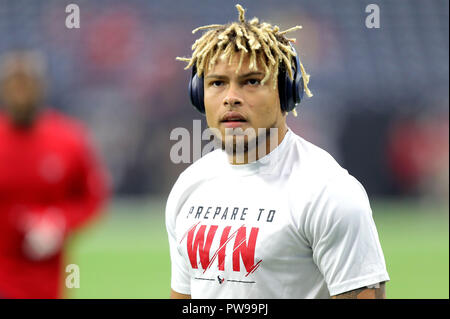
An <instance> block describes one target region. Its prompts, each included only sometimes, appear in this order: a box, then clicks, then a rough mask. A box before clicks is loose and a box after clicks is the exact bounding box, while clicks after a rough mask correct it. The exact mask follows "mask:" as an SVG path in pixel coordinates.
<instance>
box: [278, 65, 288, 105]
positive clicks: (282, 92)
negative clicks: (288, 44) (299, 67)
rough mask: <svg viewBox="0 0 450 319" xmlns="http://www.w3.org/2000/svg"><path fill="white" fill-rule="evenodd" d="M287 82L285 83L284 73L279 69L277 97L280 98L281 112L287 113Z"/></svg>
mask: <svg viewBox="0 0 450 319" xmlns="http://www.w3.org/2000/svg"><path fill="white" fill-rule="evenodd" d="M286 86H287V81H286V71H285V70H284V69H280V70H279V71H278V95H279V97H280V107H281V111H283V112H287V109H288V101H287V95H288V91H287V87H286Z"/></svg>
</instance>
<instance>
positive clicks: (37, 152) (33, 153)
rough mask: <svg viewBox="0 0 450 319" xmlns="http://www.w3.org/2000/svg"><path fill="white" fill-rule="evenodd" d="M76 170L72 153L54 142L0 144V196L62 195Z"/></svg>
mask: <svg viewBox="0 0 450 319" xmlns="http://www.w3.org/2000/svg"><path fill="white" fill-rule="evenodd" d="M75 169H76V162H75V161H74V159H73V154H72V150H71V149H70V148H69V147H68V146H67V145H65V144H64V143H61V142H60V141H58V140H55V139H45V138H40V137H39V136H30V137H27V138H25V137H12V138H11V137H10V138H5V139H3V140H2V141H0V196H1V197H3V198H7V199H11V200H13V199H17V197H20V198H22V199H25V200H26V199H31V198H34V197H35V198H41V199H42V198H43V197H45V196H52V194H57V193H59V192H63V191H64V190H65V188H66V187H67V184H68V183H69V182H70V179H71V176H72V175H73V172H74V170H75Z"/></svg>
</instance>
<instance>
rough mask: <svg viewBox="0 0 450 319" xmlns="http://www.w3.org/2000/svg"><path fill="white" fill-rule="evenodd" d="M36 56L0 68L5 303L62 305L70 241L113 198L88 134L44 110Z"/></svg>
mask: <svg viewBox="0 0 450 319" xmlns="http://www.w3.org/2000/svg"><path fill="white" fill-rule="evenodd" d="M42 66H43V63H42V59H39V56H38V55H37V54H36V53H30V52H16V53H9V54H8V55H6V56H5V57H4V58H3V59H2V60H1V61H0V95H1V97H2V100H3V106H4V107H2V108H1V111H0V298H61V297H62V289H63V283H64V280H63V278H62V276H63V274H64V273H63V271H64V269H65V265H64V263H63V248H64V242H65V239H66V238H67V236H68V235H70V234H71V233H72V232H73V231H74V230H75V229H77V228H79V227H80V226H82V225H83V224H84V223H85V222H86V221H87V220H88V219H89V218H91V217H92V216H94V214H96V213H97V212H99V209H100V208H101V205H102V204H103V203H104V201H105V199H106V197H107V179H106V176H107V175H106V172H105V170H104V169H103V167H102V166H101V165H100V163H99V162H98V160H97V158H96V155H95V154H94V152H93V149H92V148H91V146H90V142H89V140H88V138H87V136H86V132H85V129H84V128H83V127H82V126H81V125H80V124H78V123H77V122H76V121H74V120H72V119H70V118H68V117H66V116H63V115H61V114H59V113H58V112H56V111H50V110H46V109H44V108H43V106H42V101H43V93H44V92H43V91H44V72H43V67H42Z"/></svg>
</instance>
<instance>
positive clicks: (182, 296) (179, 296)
mask: <svg viewBox="0 0 450 319" xmlns="http://www.w3.org/2000/svg"><path fill="white" fill-rule="evenodd" d="M170 299H191V295H185V294H180V293H179V292H176V291H175V290H173V289H170Z"/></svg>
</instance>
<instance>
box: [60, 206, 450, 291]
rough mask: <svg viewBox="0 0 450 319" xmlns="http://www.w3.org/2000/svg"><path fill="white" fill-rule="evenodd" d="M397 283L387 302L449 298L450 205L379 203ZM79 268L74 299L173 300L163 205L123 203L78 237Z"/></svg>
mask: <svg viewBox="0 0 450 319" xmlns="http://www.w3.org/2000/svg"><path fill="white" fill-rule="evenodd" d="M372 208H373V212H374V213H373V216H374V219H375V222H376V225H377V228H378V233H379V237H380V241H381V245H382V248H383V251H384V255H385V259H386V264H387V268H388V272H389V276H390V278H391V281H390V282H389V283H387V286H386V295H387V298H449V232H448V230H449V229H448V226H449V224H448V206H445V207H442V206H439V207H438V206H434V205H430V204H428V205H425V204H418V203H406V202H376V203H373V204H372ZM70 263H74V264H77V265H79V267H80V288H72V289H67V293H66V296H67V297H69V298H167V297H168V296H169V291H170V288H169V287H170V259H169V250H168V243H167V235H166V231H165V225H164V202H163V201H161V200H150V201H147V202H138V201H116V202H114V203H112V204H111V205H110V208H109V210H108V213H107V214H105V215H104V216H103V217H102V218H100V219H98V220H97V221H96V222H94V223H92V224H91V225H90V226H88V227H87V228H85V229H84V230H83V231H81V232H80V233H78V234H77V235H76V236H74V237H73V238H72V240H71V241H70V244H69V249H68V254H67V258H66V264H70Z"/></svg>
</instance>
